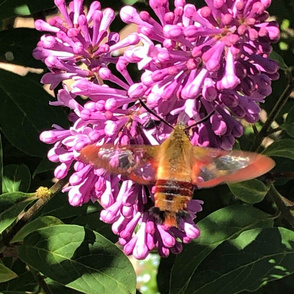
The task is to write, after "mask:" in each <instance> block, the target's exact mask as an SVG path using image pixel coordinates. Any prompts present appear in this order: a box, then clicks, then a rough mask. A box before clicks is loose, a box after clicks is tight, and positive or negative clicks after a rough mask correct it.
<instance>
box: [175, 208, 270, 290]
mask: <svg viewBox="0 0 294 294" xmlns="http://www.w3.org/2000/svg"><path fill="white" fill-rule="evenodd" d="M272 225H273V220H272V219H271V218H270V215H268V214H266V213H264V212H262V211H260V210H258V209H256V208H254V207H252V206H245V205H232V206H228V207H225V208H222V209H219V210H217V211H215V212H213V213H211V214H210V215H208V216H207V217H206V218H204V219H203V220H201V221H200V222H198V224H197V226H198V227H199V228H200V230H201V235H200V238H199V239H197V240H195V241H193V242H192V243H190V244H187V245H185V247H184V250H183V252H182V253H181V254H179V255H178V256H177V257H176V261H175V263H174V266H173V268H172V273H171V286H170V289H171V291H170V293H172V294H181V293H188V292H186V289H187V288H188V287H189V285H190V284H191V283H193V280H194V279H195V275H196V274H197V267H198V266H199V265H200V264H201V262H202V261H203V260H204V259H205V257H206V256H208V255H209V254H210V253H211V252H212V251H213V250H214V249H215V248H216V247H217V246H219V245H220V244H221V243H222V242H224V241H226V240H229V239H232V238H236V237H237V236H238V235H239V234H241V233H242V232H243V231H245V230H248V229H252V228H265V227H271V226H272ZM207 293H208V292H207ZM211 293H214V292H211Z"/></svg>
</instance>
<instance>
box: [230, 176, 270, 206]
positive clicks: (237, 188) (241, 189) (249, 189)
mask: <svg viewBox="0 0 294 294" xmlns="http://www.w3.org/2000/svg"><path fill="white" fill-rule="evenodd" d="M228 186H229V188H230V190H231V192H232V193H233V194H234V196H236V197H237V198H239V199H241V200H242V201H244V202H247V203H250V204H254V203H258V202H260V201H262V200H263V198H264V197H265V195H266V194H267V192H268V191H269V187H267V186H266V185H265V184H264V183H263V182H261V181H259V180H257V179H253V180H250V181H244V182H239V183H233V184H228Z"/></svg>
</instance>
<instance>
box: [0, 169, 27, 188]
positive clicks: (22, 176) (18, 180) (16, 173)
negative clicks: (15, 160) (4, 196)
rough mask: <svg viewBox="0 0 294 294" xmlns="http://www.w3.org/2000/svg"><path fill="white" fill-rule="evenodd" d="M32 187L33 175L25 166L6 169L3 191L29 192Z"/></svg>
mask: <svg viewBox="0 0 294 294" xmlns="http://www.w3.org/2000/svg"><path fill="white" fill-rule="evenodd" d="M30 185H31V173H30V170H29V169H28V167H27V166H26V165H24V164H21V165H16V164H11V165H7V166H5V167H4V171H3V184H2V189H3V192H4V193H11V192H16V191H22V192H27V191H28V190H29V187H30Z"/></svg>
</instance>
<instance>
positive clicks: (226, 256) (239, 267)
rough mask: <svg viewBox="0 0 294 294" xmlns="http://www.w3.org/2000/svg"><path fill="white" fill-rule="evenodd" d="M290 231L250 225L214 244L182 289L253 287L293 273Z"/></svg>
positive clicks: (197, 293)
mask: <svg viewBox="0 0 294 294" xmlns="http://www.w3.org/2000/svg"><path fill="white" fill-rule="evenodd" d="M293 244H294V232H293V231H291V230H288V229H285V228H266V229H252V230H248V231H245V232H243V233H242V234H241V235H240V236H239V237H237V238H236V239H234V240H228V241H226V242H224V243H223V244H221V245H220V246H219V247H218V248H216V249H215V250H214V251H213V252H212V254H211V255H209V256H208V257H207V258H206V259H205V260H204V261H203V262H202V263H201V265H200V266H199V268H198V269H197V271H196V272H195V274H194V275H193V279H192V280H191V283H190V284H189V286H188V287H187V288H186V291H185V292H184V293H187V294H188V293H189V294H204V293H218V294H228V293H230V294H233V293H239V292H242V291H250V292H252V291H255V290H257V289H258V288H260V287H261V286H262V285H264V284H266V283H267V282H270V281H273V280H276V279H281V278H283V277H286V276H288V275H290V274H292V273H294V248H293Z"/></svg>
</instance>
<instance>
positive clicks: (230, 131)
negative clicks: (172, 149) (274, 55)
mask: <svg viewBox="0 0 294 294" xmlns="http://www.w3.org/2000/svg"><path fill="white" fill-rule="evenodd" d="M270 3H271V1H270V0H248V1H246V0H206V4H207V6H204V7H202V8H200V9H196V7H195V6H194V5H192V4H186V2H185V1H184V0H175V1H174V6H175V9H174V10H173V11H171V10H170V9H169V2H168V0H150V1H149V5H150V6H151V8H152V9H153V10H154V13H155V14H156V16H157V18H158V20H156V19H154V18H153V17H152V16H151V15H150V14H149V13H148V12H147V11H142V12H140V13H138V12H137V11H136V10H135V9H134V8H133V7H131V6H126V7H124V8H123V9H122V10H121V12H120V15H121V18H122V19H123V20H124V21H125V22H126V23H135V24H137V25H138V32H139V34H140V37H141V41H142V43H143V46H142V47H136V48H131V49H129V50H127V51H126V52H125V59H126V60H127V61H128V62H135V63H138V66H139V68H140V69H142V70H143V74H142V76H141V82H140V83H137V84H134V85H132V86H131V87H130V89H129V95H130V96H131V97H145V98H146V101H147V104H148V105H149V106H150V107H151V108H152V109H153V110H154V111H156V112H157V113H159V114H160V115H161V116H162V117H164V118H166V119H167V120H168V121H170V120H172V119H174V117H176V116H177V114H179V113H181V112H183V111H184V112H186V113H187V115H188V116H189V117H190V121H189V122H188V124H192V123H193V122H195V121H196V122H197V121H198V120H200V119H201V118H203V117H205V116H206V115H207V114H209V113H211V112H212V111H213V114H212V115H211V117H210V119H209V120H207V121H205V122H203V123H201V124H199V125H197V126H196V127H195V128H194V129H193V131H194V135H193V136H192V138H191V142H192V143H193V144H195V145H199V146H211V147H220V148H223V149H231V148H232V146H233V144H234V142H235V138H236V137H239V136H241V134H242V133H243V129H242V126H241V124H240V123H239V121H237V120H236V118H238V119H244V120H246V121H248V122H249V123H254V122H256V121H257V120H258V118H259V112H260V108H259V106H258V103H260V102H263V101H264V98H265V97H266V96H267V95H269V94H270V93H271V80H275V79H277V78H278V73H277V70H278V65H277V63H276V62H274V61H272V60H270V59H269V58H268V56H269V54H270V52H271V50H272V47H271V45H270V43H272V42H276V41H277V40H278V38H279V29H278V26H277V23H276V22H274V21H266V20H267V18H268V13H267V11H266V10H265V9H266V8H267V7H268V6H269V5H270ZM171 115H172V116H171ZM172 122H174V121H172Z"/></svg>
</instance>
